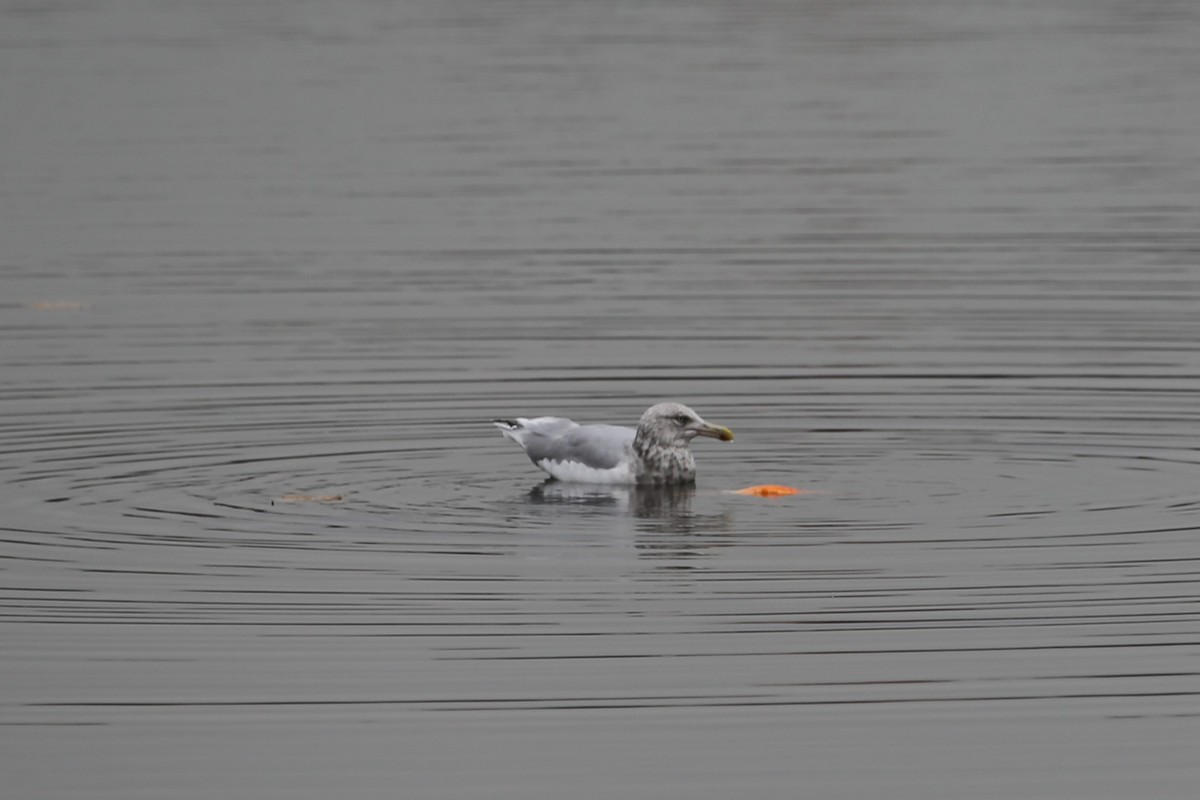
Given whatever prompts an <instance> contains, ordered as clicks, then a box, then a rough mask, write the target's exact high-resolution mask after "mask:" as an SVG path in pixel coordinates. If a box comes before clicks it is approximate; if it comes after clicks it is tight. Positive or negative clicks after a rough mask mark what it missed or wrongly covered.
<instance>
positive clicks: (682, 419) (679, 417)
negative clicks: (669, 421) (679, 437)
mask: <svg viewBox="0 0 1200 800" xmlns="http://www.w3.org/2000/svg"><path fill="white" fill-rule="evenodd" d="M674 419H675V421H676V422H678V423H679V424H680V425H687V424H688V423H689V422H691V421H692V418H691V417H689V416H688V415H687V414H676V415H675V417H674Z"/></svg>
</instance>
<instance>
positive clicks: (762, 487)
mask: <svg viewBox="0 0 1200 800" xmlns="http://www.w3.org/2000/svg"><path fill="white" fill-rule="evenodd" d="M734 494H748V495H753V496H754V497H785V496H787V495H790V494H800V490H799V489H796V488H793V487H791V486H780V485H779V484H777V483H763V484H759V485H758V486H747V487H746V488H745V489H737V490H735V491H734Z"/></svg>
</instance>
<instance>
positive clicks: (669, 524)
mask: <svg viewBox="0 0 1200 800" xmlns="http://www.w3.org/2000/svg"><path fill="white" fill-rule="evenodd" d="M695 497H696V489H695V487H693V486H680V485H677V484H676V485H672V486H604V485H601V484H586V483H563V482H561V481H556V480H553V479H551V480H548V481H546V482H545V483H543V484H541V485H539V486H535V487H533V489H531V490H530V491H529V494H528V495H527V496H526V499H527V501H528V502H530V503H534V504H536V505H540V506H562V507H576V508H581V509H583V508H586V509H587V510H588V511H589V512H596V513H600V514H611V515H614V516H625V515H629V516H632V517H634V518H636V519H638V520H641V521H642V524H640V525H639V526H638V527H639V528H640V529H641V530H644V531H654V532H659V533H667V532H671V533H695V532H698V531H723V530H727V529H728V528H729V525H730V522H731V518H730V516H729V513H728V512H726V511H722V512H719V513H716V514H697V513H696V512H695V511H694V510H693V508H692V501H693V500H694V498H695Z"/></svg>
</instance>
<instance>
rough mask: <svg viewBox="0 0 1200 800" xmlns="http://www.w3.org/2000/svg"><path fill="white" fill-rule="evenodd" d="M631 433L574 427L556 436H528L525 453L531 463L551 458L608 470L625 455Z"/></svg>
mask: <svg viewBox="0 0 1200 800" xmlns="http://www.w3.org/2000/svg"><path fill="white" fill-rule="evenodd" d="M634 434H635V431H634V430H633V428H623V427H621V426H619V425H578V426H576V427H573V428H570V429H569V430H567V431H565V432H562V433H560V434H559V435H557V436H531V437H529V439H528V440H527V441H526V443H525V452H526V453H528V454H529V458H530V459H532V460H533V463H535V464H537V463H538V462H540V461H544V460H545V459H551V460H553V461H574V462H577V463H580V464H586V465H587V466H589V467H593V468H595V469H612V468H613V467H615V466H617V464H619V463H621V461H623V460H624V459H625V458H626V457H627V456H628V454H629V448H630V446H632V444H633V437H634Z"/></svg>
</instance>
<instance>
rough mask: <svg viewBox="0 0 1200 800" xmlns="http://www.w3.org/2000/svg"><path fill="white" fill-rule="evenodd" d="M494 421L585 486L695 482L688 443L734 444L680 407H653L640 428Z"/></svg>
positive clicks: (559, 474) (537, 458) (556, 420)
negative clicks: (713, 441)
mask: <svg viewBox="0 0 1200 800" xmlns="http://www.w3.org/2000/svg"><path fill="white" fill-rule="evenodd" d="M492 423H493V424H494V425H495V426H496V427H497V428H499V429H500V432H501V433H502V434H504V435H505V436H506V437H507V438H509V439H512V440H513V441H514V442H516V443H517V444H519V445H521V447H522V448H523V449H524V450H525V453H526V454H527V455H528V456H529V458H530V460H531V461H533V463H534V464H537V465H538V466H539V467H541V468H542V469H544V470H545V471H546V472H548V473H550V475H552V476H553V477H555V478H557V479H558V480H560V481H575V482H580V483H622V484H631V483H638V484H659V485H663V484H680V483H692V482H694V481H695V480H696V460H695V459H694V458H693V457H692V451H691V450H689V449H688V443H689V442H691V441H692V439H694V438H695V437H697V436H708V437H710V438H712V439H720V440H721V441H722V442H731V441H733V431H731V430H729V428H726V427H723V426H721V425H711V424H709V423H707V422H705V421H704V420H703V419H701V417H700V415H699V414H697V413H696V412H695V411H693V410H692V409H690V408H688V407H687V406H685V405H683V404H681V403H659V404H658V405H654V406H650V408H648V409H646V413H644V414H642V419H641V422H639V423H638V426H637V429H636V430H635V429H633V428H626V427H622V426H619V425H580V424H579V423H577V422H572V421H571V420H569V419H565V418H563V417H537V418H536V419H525V418H524V417H517V418H516V419H496V420H492Z"/></svg>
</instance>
